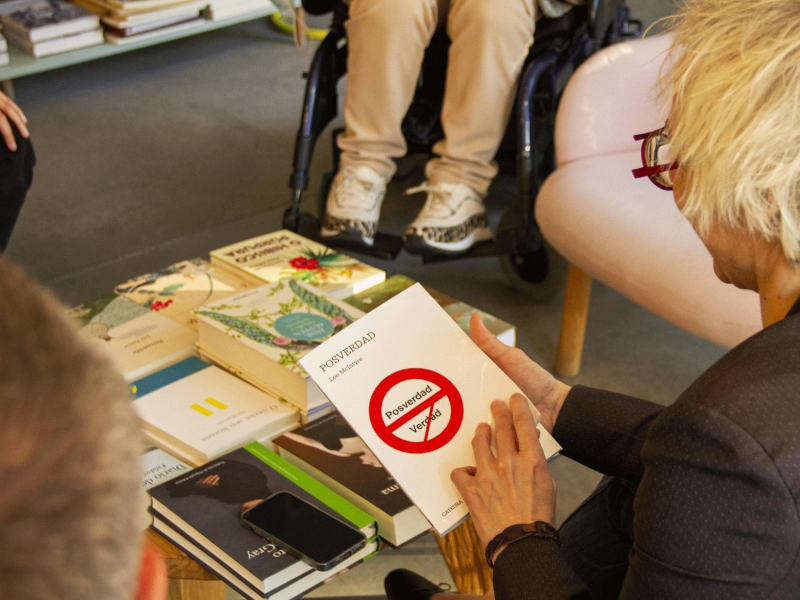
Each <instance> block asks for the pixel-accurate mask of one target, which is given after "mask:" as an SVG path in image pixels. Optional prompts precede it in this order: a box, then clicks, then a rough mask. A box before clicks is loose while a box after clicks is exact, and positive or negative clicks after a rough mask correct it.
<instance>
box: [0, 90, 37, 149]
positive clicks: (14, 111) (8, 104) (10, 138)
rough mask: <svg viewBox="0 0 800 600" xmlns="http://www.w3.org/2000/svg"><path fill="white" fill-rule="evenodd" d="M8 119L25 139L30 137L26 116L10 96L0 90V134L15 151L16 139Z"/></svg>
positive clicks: (9, 147)
mask: <svg viewBox="0 0 800 600" xmlns="http://www.w3.org/2000/svg"><path fill="white" fill-rule="evenodd" d="M9 119H11V121H13V122H14V125H16V126H17V129H19V132H20V134H21V135H22V137H24V138H26V139H27V138H29V137H31V134H30V133H29V132H28V127H27V123H28V118H27V117H26V116H25V113H23V112H22V109H21V108H20V107H19V106H17V105H16V104H15V103H14V101H13V100H12V99H11V98H9V97H8V96H6V95H5V94H4V93H3V92H0V134H2V136H3V140H4V141H5V143H6V146H7V147H8V149H9V150H11V151H12V152H15V151H16V150H17V140H16V139H15V138H14V130H13V129H11V124H10V123H9V122H8V121H9Z"/></svg>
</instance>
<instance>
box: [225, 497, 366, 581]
mask: <svg viewBox="0 0 800 600" xmlns="http://www.w3.org/2000/svg"><path fill="white" fill-rule="evenodd" d="M240 518H241V520H242V523H243V524H244V526H245V527H247V528H248V529H250V530H251V531H253V532H255V533H257V534H258V535H260V536H261V537H263V538H264V539H267V540H269V541H270V542H272V543H273V544H275V545H277V546H280V547H282V548H283V549H285V550H286V551H287V552H288V553H289V554H292V555H294V556H296V557H297V558H299V559H300V560H302V561H303V562H305V563H307V564H309V565H311V566H312V567H314V568H315V569H317V570H318V571H327V570H328V569H331V568H333V567H335V566H336V565H338V564H339V563H340V562H342V561H343V560H345V559H346V558H348V557H350V556H352V555H353V554H355V553H356V552H358V551H359V550H361V549H362V548H363V547H364V546H366V544H367V536H365V535H364V534H363V533H361V531H359V530H358V529H356V528H355V527H353V526H352V525H349V524H347V523H344V522H342V521H340V520H339V519H336V518H334V517H332V516H330V515H329V514H327V513H325V512H323V511H321V510H320V509H318V508H317V507H316V506H314V505H312V504H309V503H308V502H306V501H305V500H303V499H302V498H299V497H297V496H295V495H294V494H292V493H290V492H277V493H275V494H273V495H272V496H270V497H269V498H267V499H266V500H264V501H263V502H261V503H259V504H257V505H255V506H254V507H253V508H251V509H249V510H246V511H245V512H243V513H242V514H241V517H240Z"/></svg>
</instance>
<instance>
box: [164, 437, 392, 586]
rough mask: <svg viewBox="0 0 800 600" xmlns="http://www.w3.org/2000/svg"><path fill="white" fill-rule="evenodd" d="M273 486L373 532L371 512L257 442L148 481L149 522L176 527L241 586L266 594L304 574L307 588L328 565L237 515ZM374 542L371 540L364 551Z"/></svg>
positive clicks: (370, 535) (270, 492)
mask: <svg viewBox="0 0 800 600" xmlns="http://www.w3.org/2000/svg"><path fill="white" fill-rule="evenodd" d="M280 491H288V492H291V493H293V494H295V495H296V496H299V497H300V498H302V499H303V500H305V501H307V502H310V503H311V504H312V505H314V506H316V507H317V508H319V509H321V510H322V511H324V512H326V513H328V514H329V515H331V516H333V517H334V518H337V519H340V520H344V521H347V522H349V523H351V524H352V525H353V526H355V527H356V528H357V529H359V530H361V531H362V532H363V533H364V534H365V535H366V536H367V538H368V539H370V540H372V539H373V538H375V536H376V525H375V521H374V519H372V517H370V516H369V515H367V514H366V513H365V512H363V511H362V510H360V509H358V508H357V507H355V506H353V505H352V504H351V503H350V502H348V501H347V500H345V499H344V498H342V497H341V496H339V495H338V494H336V493H335V492H333V491H332V490H330V489H328V488H327V487H325V486H324V485H323V484H322V483H320V482H318V481H316V480H314V479H313V478H312V477H310V476H309V475H307V474H305V473H303V472H302V471H300V470H299V469H298V468H296V467H294V466H293V465H291V464H289V463H288V462H286V461H285V460H283V459H282V458H280V457H279V456H278V455H277V454H275V453H274V452H271V451H269V450H268V449H267V448H265V447H264V446H263V445H261V444H258V443H252V444H248V445H247V446H245V447H244V448H240V449H239V450H235V451H234V452H231V453H229V454H226V455H225V456H223V457H221V458H219V459H217V460H214V461H211V462H210V463H209V464H207V465H205V466H203V467H200V468H198V469H195V470H193V471H191V472H189V473H187V474H186V475H184V476H182V477H180V478H177V479H173V480H172V481H170V482H167V483H165V484H163V485H160V486H157V487H155V488H153V489H151V490H150V495H151V496H152V497H153V505H152V509H151V510H152V511H153V514H154V518H155V522H156V523H163V524H166V525H167V526H168V527H170V528H171V529H173V530H175V531H177V532H179V533H180V535H182V536H183V537H184V538H185V539H186V540H187V541H189V542H191V544H193V545H194V546H196V547H199V548H201V549H202V550H203V551H204V552H205V553H206V554H207V555H209V556H211V557H213V558H214V560H216V561H218V562H219V563H220V564H221V565H223V566H224V567H225V569H226V570H229V571H230V572H231V573H232V574H234V575H235V577H236V578H238V579H240V580H241V581H242V582H243V583H244V584H245V585H246V586H247V587H249V588H251V589H252V590H253V591H255V592H258V593H259V594H262V595H265V596H269V597H270V598H272V597H273V596H274V594H275V593H277V592H279V591H280V590H281V589H283V588H285V587H286V586H288V585H290V584H292V583H294V582H296V581H298V580H300V579H301V578H306V577H308V576H309V575H311V576H312V577H311V579H308V580H306V581H305V587H306V589H310V588H311V587H313V586H314V585H316V584H317V583H320V582H322V581H324V580H325V579H327V578H328V577H329V576H330V571H328V572H317V571H315V570H314V569H313V568H312V567H310V566H309V565H307V564H306V563H304V562H302V561H300V560H298V559H296V558H294V557H293V556H291V555H289V554H287V553H286V552H285V551H284V550H283V549H282V548H279V547H277V546H275V545H273V544H270V543H268V542H267V541H266V540H265V539H264V538H262V537H259V536H258V535H256V534H255V533H253V532H252V531H250V530H248V529H246V528H245V527H244V526H242V524H241V523H240V520H239V515H240V513H241V511H242V509H243V508H249V507H250V506H252V505H254V504H255V503H257V502H260V501H261V500H263V499H265V498H268V497H270V496H271V495H273V494H275V493H277V492H280ZM156 529H158V526H157V525H156ZM376 549H377V548H376V547H375V546H374V545H373V546H371V551H372V552H374V551H375V550H376ZM370 553H371V552H370ZM351 564H352V563H351ZM345 566H346V565H345ZM315 577H316V579H315ZM292 597H293V596H292Z"/></svg>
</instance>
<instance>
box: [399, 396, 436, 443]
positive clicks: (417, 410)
mask: <svg viewBox="0 0 800 600" xmlns="http://www.w3.org/2000/svg"><path fill="white" fill-rule="evenodd" d="M445 394H446V392H445V391H444V390H439V391H438V392H436V393H435V394H434V395H433V396H431V397H430V398H428V399H427V400H425V401H424V402H423V403H422V404H418V405H417V406H415V407H414V408H413V409H411V410H410V411H409V412H407V413H406V414H404V415H403V416H402V417H400V418H399V419H397V421H395V422H394V423H392V424H391V425H387V427H386V428H387V429H388V430H389V431H396V430H397V429H398V428H400V427H402V426H403V425H405V424H406V423H408V422H409V421H410V420H411V419H413V418H414V417H416V416H417V415H418V414H419V413H421V412H422V411H424V410H425V409H426V408H428V406H430V407H431V412H433V405H434V404H436V403H437V402H438V401H439V400H441V399H442V398H443V397H444V396H445ZM428 425H430V421H428ZM425 439H426V440H427V439H428V432H427V431H426V432H425Z"/></svg>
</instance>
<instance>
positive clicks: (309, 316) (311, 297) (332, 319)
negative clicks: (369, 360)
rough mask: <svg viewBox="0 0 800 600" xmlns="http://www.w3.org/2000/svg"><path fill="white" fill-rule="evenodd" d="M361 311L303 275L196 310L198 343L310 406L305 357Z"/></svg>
mask: <svg viewBox="0 0 800 600" xmlns="http://www.w3.org/2000/svg"><path fill="white" fill-rule="evenodd" d="M362 314H363V313H362V312H361V311H359V310H358V309H356V308H353V307H352V306H349V305H347V304H345V303H344V302H341V301H339V300H336V299H334V298H331V297H329V296H327V295H325V294H323V293H321V292H320V291H319V290H318V289H315V288H314V287H312V286H310V285H308V284H306V283H304V282H303V281H301V280H298V279H288V280H285V281H279V282H278V283H273V284H271V285H265V286H261V287H258V288H255V289H251V290H246V291H244V292H241V293H239V294H236V295H234V296H230V297H228V298H225V299H224V300H222V301H221V302H217V303H211V304H207V305H206V306H204V307H202V308H201V309H199V310H197V311H195V315H196V316H197V319H198V324H199V333H200V339H199V342H198V347H199V348H200V349H201V350H203V351H208V352H209V354H210V355H212V356H221V357H224V358H225V360H226V362H228V363H229V365H230V366H231V367H233V368H235V369H237V370H239V371H241V372H242V373H244V374H245V375H247V376H250V377H253V378H255V379H256V380H258V381H261V382H264V383H265V384H268V385H269V388H270V389H271V391H274V393H275V394H276V395H278V396H280V397H282V398H284V399H285V400H287V401H289V402H291V403H292V404H294V405H295V406H297V407H298V408H300V409H301V410H307V409H309V408H311V407H312V405H314V402H313V401H312V398H309V393H310V392H309V390H308V389H307V388H306V386H307V383H306V379H307V377H308V375H307V374H306V372H305V370H304V369H303V367H301V366H300V363H299V360H300V358H302V357H303V356H305V355H306V354H307V353H308V352H310V351H311V350H313V349H314V348H316V347H317V346H319V345H320V344H321V343H322V342H324V341H325V340H327V339H329V338H330V337H332V336H333V335H335V334H336V333H338V332H339V331H341V330H342V329H344V328H345V327H347V326H348V325H350V324H351V323H353V322H354V321H355V320H356V319H358V318H359V317H361V316H362ZM265 358H266V359H268V360H264V359H265ZM311 385H313V383H312V384H311ZM316 389H317V388H316V386H314V390H316ZM318 396H319V398H317V400H318V401H319V402H322V403H327V399H325V398H324V396H322V395H321V393H319V394H318ZM319 402H318V403H319Z"/></svg>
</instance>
